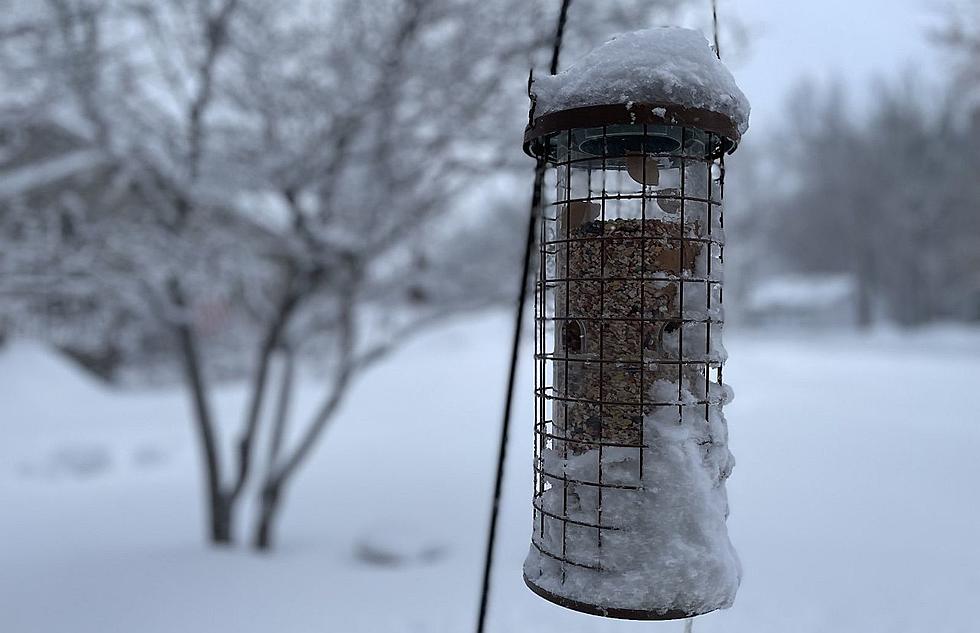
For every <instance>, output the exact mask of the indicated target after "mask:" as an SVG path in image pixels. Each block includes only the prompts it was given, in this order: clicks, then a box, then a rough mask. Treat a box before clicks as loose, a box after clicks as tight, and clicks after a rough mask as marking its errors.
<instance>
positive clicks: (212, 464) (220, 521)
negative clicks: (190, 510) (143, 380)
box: [170, 280, 232, 545]
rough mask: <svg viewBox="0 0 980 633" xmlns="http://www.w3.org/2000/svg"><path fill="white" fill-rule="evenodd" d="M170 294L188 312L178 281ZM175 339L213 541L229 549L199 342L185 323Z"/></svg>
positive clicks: (227, 522)
mask: <svg viewBox="0 0 980 633" xmlns="http://www.w3.org/2000/svg"><path fill="white" fill-rule="evenodd" d="M170 291H171V297H172V299H173V301H174V304H175V305H176V306H177V307H179V308H185V307H186V302H185V301H184V296H183V293H182V292H181V290H180V285H179V284H178V283H177V282H176V280H173V281H172V282H171V284H170ZM176 335H177V341H178V343H179V345H180V353H181V357H182V359H183V367H184V380H185V382H186V384H187V389H188V391H190V395H191V401H192V404H193V407H194V421H195V422H196V428H197V434H198V438H199V439H200V445H201V457H202V460H203V461H204V484H205V486H204V487H205V492H206V494H207V500H208V510H209V517H208V519H209V522H210V526H211V530H210V539H211V543H212V544H214V545H226V544H228V543H231V537H232V525H231V523H232V521H231V504H230V503H229V499H228V496H227V495H225V493H224V491H222V489H221V468H220V464H219V462H218V459H219V458H218V445H217V439H216V437H215V431H214V422H213V418H212V417H211V407H210V406H209V402H208V394H207V387H206V386H205V384H204V374H203V372H202V369H201V359H200V355H199V352H198V348H197V339H196V338H195V337H194V331H193V330H192V329H191V326H190V325H189V324H187V323H184V322H181V323H179V324H178V325H177V326H176Z"/></svg>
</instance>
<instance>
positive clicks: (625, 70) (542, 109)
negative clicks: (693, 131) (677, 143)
mask: <svg viewBox="0 0 980 633" xmlns="http://www.w3.org/2000/svg"><path fill="white" fill-rule="evenodd" d="M532 92H533V94H534V95H535V97H536V99H537V101H536V106H535V116H542V115H545V114H549V113H551V112H557V111H559V110H568V109H571V108H580V107H585V106H594V105H607V104H620V103H621V104H627V105H628V106H631V105H632V104H633V103H646V104H651V105H657V106H663V105H667V104H676V105H680V106H685V107H690V108H702V109H705V110H709V111H711V112H716V113H719V114H723V115H726V116H728V117H729V118H731V119H732V120H733V121H734V122H735V124H736V127H737V128H738V131H739V134H744V133H745V131H746V130H747V129H748V127H749V111H750V107H749V102H748V99H747V98H746V97H745V95H744V94H743V93H742V91H741V90H740V89H739V87H738V85H737V84H736V83H735V79H734V77H732V74H731V73H730V72H729V70H728V68H727V67H726V66H725V64H724V63H723V62H721V60H719V59H718V58H717V57H716V56H715V54H714V51H712V50H711V47H710V46H709V45H708V41H707V40H706V39H705V38H704V36H703V35H702V34H701V33H700V32H699V31H695V30H692V29H685V28H680V27H658V28H653V29H646V30H642V31H634V32H630V33H623V34H621V35H618V36H616V37H614V38H613V39H611V40H609V41H608V42H606V43H605V44H603V45H602V46H600V47H598V48H596V49H595V50H593V51H592V52H590V53H588V54H587V55H585V56H584V57H582V58H581V59H579V60H578V61H576V62H575V63H574V64H572V65H571V66H569V67H568V68H567V69H566V70H564V71H562V72H560V73H558V74H557V75H555V76H542V77H538V78H536V79H535V80H534V85H533V86H532Z"/></svg>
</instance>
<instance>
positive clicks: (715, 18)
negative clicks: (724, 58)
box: [711, 0, 721, 59]
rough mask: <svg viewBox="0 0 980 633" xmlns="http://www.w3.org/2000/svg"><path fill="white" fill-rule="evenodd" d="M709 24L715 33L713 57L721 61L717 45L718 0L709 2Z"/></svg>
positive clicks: (719, 49) (719, 48) (718, 45)
mask: <svg viewBox="0 0 980 633" xmlns="http://www.w3.org/2000/svg"><path fill="white" fill-rule="evenodd" d="M711 23H712V24H713V25H714V32H715V33H714V34H715V55H717V56H718V59H721V45H720V44H719V43H718V0H711Z"/></svg>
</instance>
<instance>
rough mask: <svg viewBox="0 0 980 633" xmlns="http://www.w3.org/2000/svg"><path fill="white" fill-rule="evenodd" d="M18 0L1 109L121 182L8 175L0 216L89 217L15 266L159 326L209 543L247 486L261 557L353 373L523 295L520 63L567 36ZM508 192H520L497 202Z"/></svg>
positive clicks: (401, 16)
mask: <svg viewBox="0 0 980 633" xmlns="http://www.w3.org/2000/svg"><path fill="white" fill-rule="evenodd" d="M17 2H18V3H20V2H21V0H17ZM639 4H643V5H644V6H642V7H639V6H638V5H639ZM669 6H670V7H676V6H680V5H678V4H676V3H675V4H673V5H669ZM23 7H26V9H25V10H23V11H21V12H18V13H16V15H13V14H12V17H9V18H8V19H6V20H0V28H2V29H4V31H3V32H4V33H5V34H6V35H9V36H10V39H6V40H5V45H4V46H2V47H0V86H7V85H13V84H14V83H15V82H17V81H19V80H21V79H24V78H30V79H31V81H32V82H33V84H36V85H32V90H31V91H28V92H20V93H17V94H16V99H10V100H9V101H7V102H0V103H2V108H0V111H2V114H0V116H3V117H4V120H7V121H10V122H12V123H11V125H13V126H14V127H23V126H24V125H26V124H27V122H30V121H33V122H36V123H37V124H39V125H48V124H52V122H54V123H56V124H57V125H61V126H66V127H68V128H71V129H72V130H73V132H74V133H75V134H77V135H78V136H79V137H81V138H83V139H84V142H85V144H86V148H87V151H91V152H93V154H92V156H90V157H89V158H90V159H91V160H93V161H97V162H98V164H99V165H100V167H99V169H98V170H97V176H93V178H95V179H96V181H97V182H99V183H103V184H104V183H105V182H107V181H108V182H111V183H112V186H111V187H106V186H96V187H94V188H93V190H92V191H87V190H86V191H84V192H83V195H79V196H76V197H75V199H74V200H73V201H67V202H66V199H65V197H64V196H62V195H61V193H60V192H63V191H65V190H69V191H77V190H78V186H79V179H81V178H83V176H82V174H81V170H80V171H77V172H73V173H71V174H69V175H67V176H66V179H65V178H62V177H59V178H58V179H55V180H51V181H46V182H45V183H44V187H43V190H44V191H52V192H54V194H57V195H54V194H53V195H50V196H49V195H37V194H36V193H31V194H30V195H27V194H25V193H23V192H22V191H17V192H11V195H9V196H7V197H6V198H4V197H3V195H2V190H0V213H2V215H0V220H3V219H7V220H10V221H11V222H13V223H15V224H18V225H23V223H24V218H25V216H26V215H27V213H28V212H27V211H17V210H16V209H17V208H20V207H18V206H17V205H21V206H24V207H25V208H26V207H28V206H30V207H32V208H31V209H30V213H32V214H34V216H35V217H37V218H39V219H44V222H41V225H40V226H39V228H37V231H36V233H37V234H38V235H44V236H48V235H51V234H53V233H55V232H56V230H55V228H53V227H54V226H56V225H57V221H56V218H59V217H62V216H64V214H65V212H66V209H73V210H74V211H72V212H73V213H76V215H77V218H78V222H77V224H78V225H79V226H80V227H81V228H80V230H78V231H76V232H75V233H74V234H73V235H72V236H70V239H68V237H66V236H61V237H58V239H57V240H55V242H53V246H52V249H51V250H50V256H49V257H48V258H47V260H46V261H45V262H44V263H43V265H42V262H41V261H40V259H38V258H37V257H29V256H28V257H27V261H26V262H13V260H5V261H4V267H5V269H6V270H8V271H12V270H15V269H16V270H19V271H21V272H25V271H26V272H30V271H33V272H38V271H43V272H44V274H45V275H46V278H47V279H49V280H50V283H49V284H47V285H46V294H47V295H48V296H54V295H70V294H72V293H75V294H77V295H81V296H83V297H89V298H91V297H97V298H98V299H99V301H100V303H101V304H103V305H106V306H109V308H111V309H110V312H111V313H113V314H118V313H122V314H133V315H138V319H137V320H145V321H147V322H152V323H154V324H155V325H154V328H156V329H157V330H159V331H161V332H165V333H167V335H168V336H169V338H170V341H172V346H173V350H174V352H175V355H176V358H178V359H179V360H180V363H179V365H180V367H181V373H182V377H183V382H184V384H185V386H186V389H187V392H188V394H189V396H190V402H191V405H192V413H193V420H194V425H195V429H196V433H197V437H198V440H199V446H200V451H201V459H202V463H203V465H204V468H203V473H204V489H205V491H206V499H207V508H208V514H209V523H208V533H209V538H210V540H211V541H212V542H214V543H229V542H231V541H232V540H233V537H234V535H235V532H236V530H235V515H236V510H237V508H238V507H239V505H240V502H241V500H242V499H243V498H244V496H245V495H246V494H247V493H248V492H249V491H250V490H252V489H253V486H254V488H256V489H257V491H258V493H259V504H258V515H257V517H256V522H255V526H254V529H253V531H252V542H253V544H254V545H255V546H256V547H259V548H267V547H269V546H270V545H271V543H272V540H273V533H274V530H273V528H274V523H275V520H276V517H277V516H278V512H279V510H280V509H281V507H282V501H283V498H284V496H285V491H286V489H287V487H288V485H289V483H290V482H291V481H292V480H293V479H294V477H295V476H296V474H297V473H298V472H299V471H300V470H301V468H302V466H303V464H305V463H306V461H307V460H308V459H309V457H310V455H311V454H312V453H313V450H314V448H315V446H316V444H317V442H318V441H319V439H320V438H322V437H323V435H324V433H325V431H326V429H327V428H328V427H329V425H330V423H331V422H332V421H333V420H334V419H335V417H336V414H337V412H338V411H339V410H340V408H341V406H342V404H343V402H344V398H345V396H346V395H347V393H348V392H349V389H350V386H351V385H352V384H353V383H354V382H355V380H356V379H357V377H358V376H360V375H361V374H362V373H363V371H364V370H365V369H366V368H367V367H369V366H371V365H372V364H373V363H376V362H378V361H379V360H381V359H382V358H384V357H385V356H386V355H387V354H389V353H390V352H391V351H392V350H394V349H396V348H397V347H398V346H399V345H401V344H402V343H404V341H406V340H408V339H409V338H410V337H411V336H413V335H414V334H416V333H418V332H420V331H422V330H423V329H424V328H425V327H427V326H429V325H431V324H434V323H437V322H439V321H440V320H442V319H445V318H448V317H449V316H451V315H453V314H458V313H460V312H461V311H466V310H476V309H481V308H483V307H486V306H488V305H494V304H497V303H500V302H502V301H509V300H510V299H511V297H510V296H509V294H510V292H512V289H511V288H510V287H509V284H507V285H502V284H501V275H499V274H498V271H500V270H508V269H509V267H511V266H512V265H513V264H512V262H514V261H516V260H517V254H518V253H517V251H518V250H519V248H520V244H512V243H511V240H510V239H509V238H510V236H511V233H510V229H511V227H513V228H515V229H517V227H519V226H520V224H521V222H520V219H519V216H518V214H517V213H515V209H516V208H517V207H516V206H515V205H514V204H513V203H512V200H520V201H523V200H524V198H525V196H524V195H523V194H522V193H521V192H520V190H521V189H522V188H523V187H524V186H525V183H524V182H523V180H521V179H519V178H515V177H514V175H513V174H514V173H515V172H514V171H513V170H514V169H518V168H520V167H521V166H523V165H524V162H523V161H522V159H521V157H520V155H519V154H518V153H517V152H515V151H514V148H515V147H518V146H519V144H520V134H521V129H522V127H523V124H524V121H525V120H526V101H525V95H524V86H525V82H526V71H527V66H528V64H529V63H530V62H531V61H532V60H533V58H534V56H535V54H536V52H537V51H538V48H539V45H540V44H541V43H542V42H543V41H544V40H545V39H546V31H548V30H549V29H545V28H539V26H541V25H542V24H544V23H545V22H543V21H540V22H539V21H537V20H536V19H535V18H536V17H537V16H536V13H537V12H538V10H539V9H538V8H536V7H535V5H534V4H533V3H527V2H525V1H524V0H498V1H496V2H485V1H483V0H385V1H379V2H362V1H355V0H303V1H300V2H295V3H291V4H290V5H289V7H288V10H284V8H283V5H282V4H281V3H278V2H274V1H273V0H168V1H167V2H150V1H149V0H44V2H43V3H24V4H23ZM667 7H668V5H666V4H657V5H656V7H653V8H652V9H651V6H650V5H648V4H647V3H637V2H635V1H634V0H619V1H618V2H611V3H603V4H601V5H596V8H595V9H594V10H593V11H594V19H591V20H590V19H588V18H587V17H585V16H583V17H582V19H580V20H577V21H576V22H575V24H576V25H581V26H576V27H575V28H579V29H581V35H580V37H581V39H582V41H585V40H586V38H592V37H595V38H599V39H601V37H603V36H605V35H608V34H609V32H612V31H615V30H618V29H621V28H624V27H633V26H634V25H635V20H636V18H637V16H644V15H649V12H650V11H651V10H657V11H661V12H664V11H667V10H668V8H667ZM641 9H642V11H641ZM670 10H674V9H672V8H671V9H670ZM580 11H584V9H582V10H580ZM661 14H663V13H661ZM550 22H551V21H550V19H549V20H548V21H547V24H550ZM573 33H574V31H573ZM592 43H593V44H594V43H595V41H592ZM0 169H2V165H0ZM501 183H504V185H503V187H504V188H508V187H509V188H510V190H511V191H514V195H513V196H502V197H500V198H499V199H492V198H491V194H490V193H489V192H491V191H493V190H500V189H501ZM31 191H32V192H34V191H35V189H32V190H31ZM39 222H40V220H39ZM517 230H519V229H517ZM62 238H64V239H62ZM491 238H492V240H493V241H492V242H491V241H490V240H491ZM44 239H47V238H44ZM513 241H514V242H517V241H519V240H513ZM481 242H482V243H483V252H481V253H479V255H476V254H475V253H474V251H475V250H478V249H479V248H480V244H481ZM512 247H516V248H512ZM16 251H17V252H18V253H23V252H24V249H16ZM17 277H18V279H21V280H24V279H26V278H28V277H30V275H28V277H25V276H24V275H23V274H19V275H17ZM12 278H13V276H12V275H11V276H8V277H7V279H6V280H5V281H6V282H7V283H6V288H5V292H8V288H9V287H10V285H11V284H10V280H11V279H12ZM26 285H27V286H28V288H30V287H31V284H30V283H27V284H26ZM34 287H36V286H34ZM210 305H220V306H222V309H223V310H224V311H226V312H227V314H228V316H226V318H225V320H224V322H223V323H224V327H223V328H221V331H220V332H218V333H217V334H216V333H213V332H212V333H208V332H206V330H207V327H205V326H204V325H202V323H201V317H200V315H201V314H202V312H206V310H207V307H208V306H210ZM228 355H230V356H231V357H232V360H230V361H229V360H228V359H227V358H226V357H227V356H228ZM311 359H318V362H317V363H316V367H317V370H318V372H319V373H318V375H319V376H321V379H322V381H323V394H322V398H321V401H320V404H319V406H318V407H317V408H316V409H315V410H313V411H300V410H298V408H297V407H296V406H294V398H293V393H294V391H295V383H296V376H297V373H298V371H299V369H300V368H301V367H304V366H310V365H311V363H310V362H309V361H310V360H311ZM223 362H225V363H229V362H230V363H231V364H235V365H242V366H247V367H249V370H248V372H247V373H248V375H249V388H248V397H247V403H246V406H245V409H244V411H243V412H242V420H241V426H240V427H239V431H238V433H237V437H236V438H235V440H234V448H233V450H232V451H230V452H228V451H225V450H224V447H225V441H224V436H225V434H224V433H222V432H221V428H222V426H223V424H222V421H219V420H218V419H217V418H216V415H215V412H214V407H213V404H212V397H213V390H212V384H213V383H214V381H215V379H216V377H215V376H216V372H217V368H218V366H219V365H221V364H222V363H223Z"/></svg>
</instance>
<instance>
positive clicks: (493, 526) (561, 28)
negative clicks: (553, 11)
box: [476, 0, 572, 633]
mask: <svg viewBox="0 0 980 633" xmlns="http://www.w3.org/2000/svg"><path fill="white" fill-rule="evenodd" d="M571 3H572V2H571V0H562V3H561V12H560V13H559V15H558V28H557V29H556V31H555V39H554V45H553V47H552V50H551V67H550V70H551V74H552V75H556V74H558V58H559V56H560V55H561V45H562V40H563V39H564V36H565V23H566V22H567V20H568V7H569V5H571ZM529 86H530V80H529ZM544 174H545V161H544V159H543V158H538V161H537V163H536V164H535V167H534V189H533V191H532V192H531V212H530V217H529V218H528V224H527V240H526V242H525V245H524V265H523V267H522V270H521V287H520V292H519V294H518V300H517V313H516V315H515V316H514V340H513V344H512V345H511V355H510V370H509V373H508V375H507V395H506V396H505V397H504V416H503V422H502V423H501V425H500V444H499V445H498V446H497V476H496V481H495V482H494V488H493V503H492V505H491V506H490V529H489V534H488V536H487V549H486V554H485V556H484V562H483V584H482V587H481V590H480V613H479V616H478V617H477V624H476V631H477V633H483V632H484V629H485V627H486V621H487V605H488V601H489V597H490V577H491V571H492V570H493V550H494V543H495V541H496V538H497V518H498V515H499V511H500V496H501V491H502V487H503V481H504V466H505V464H506V461H507V435H508V432H509V430H510V413H511V404H512V403H513V400H514V383H515V382H516V378H517V361H518V357H519V352H520V346H521V332H522V330H523V327H522V326H523V322H524V308H525V306H526V305H527V285H528V284H527V279H528V275H529V274H530V272H531V263H532V259H533V253H534V244H535V240H534V234H535V231H536V230H537V225H538V215H539V214H540V212H541V198H542V195H543V189H544Z"/></svg>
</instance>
